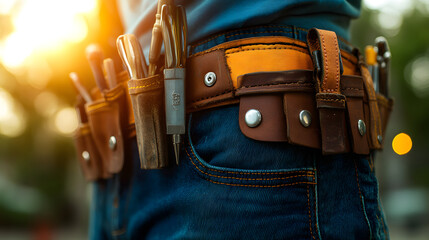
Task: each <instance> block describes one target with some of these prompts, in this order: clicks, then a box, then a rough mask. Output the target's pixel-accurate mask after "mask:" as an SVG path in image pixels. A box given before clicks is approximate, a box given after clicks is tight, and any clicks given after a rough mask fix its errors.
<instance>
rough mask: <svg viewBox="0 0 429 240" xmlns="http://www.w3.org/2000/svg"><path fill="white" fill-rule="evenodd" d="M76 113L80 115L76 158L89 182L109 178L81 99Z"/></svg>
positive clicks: (75, 135) (75, 139) (76, 136)
mask: <svg viewBox="0 0 429 240" xmlns="http://www.w3.org/2000/svg"><path fill="white" fill-rule="evenodd" d="M76 111H77V113H78V119H79V127H78V129H77V130H76V132H75V134H74V141H75V146H76V148H75V149H76V156H77V158H78V161H79V163H80V166H81V168H82V172H83V175H84V177H85V179H86V180H87V181H94V180H97V179H99V178H108V177H110V174H109V173H108V172H107V171H106V169H105V168H104V167H103V162H102V161H101V157H100V154H99V153H98V150H97V147H96V146H95V142H94V139H93V137H92V133H91V129H90V127H89V124H88V118H87V115H86V112H85V107H84V103H83V101H82V99H81V98H79V99H78V103H77V105H76Z"/></svg>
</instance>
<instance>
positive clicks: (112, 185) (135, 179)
mask: <svg viewBox="0 0 429 240" xmlns="http://www.w3.org/2000/svg"><path fill="white" fill-rule="evenodd" d="M270 29H271V30H272V26H271V27H270ZM279 29H281V30H282V31H266V33H261V32H265V31H263V28H262V29H261V28H255V29H252V30H249V29H248V30H241V31H239V33H237V32H231V33H227V34H224V35H220V36H218V37H216V38H213V39H212V40H211V41H209V42H206V43H204V44H203V45H199V46H196V47H194V48H193V49H191V50H192V51H193V52H198V51H202V50H205V49H207V48H210V47H212V46H215V45H217V44H219V43H222V42H225V41H230V40H233V39H236V38H237V37H238V38H240V37H251V36H258V35H264V34H276V35H279V32H283V33H281V34H284V35H285V36H288V37H291V38H296V39H300V40H305V34H304V33H305V32H304V31H303V30H300V29H297V28H289V27H284V26H282V27H279ZM228 34H229V35H228ZM228 36H230V37H228ZM340 44H342V46H343V49H344V48H346V47H344V46H346V44H345V43H340ZM184 138H185V140H184V144H183V146H182V149H181V156H180V164H179V166H175V167H171V168H167V169H161V170H141V169H140V162H139V158H138V150H137V144H136V141H135V139H132V141H131V144H129V145H128V146H127V147H128V150H127V158H126V164H125V166H124V169H123V171H122V172H121V173H119V174H116V175H114V176H113V178H111V179H109V180H103V181H98V182H96V183H94V193H93V202H92V206H91V220H90V239H322V238H324V239H386V238H388V237H389V236H388V228H387V225H386V223H385V220H384V219H385V218H384V215H383V211H382V209H381V204H380V199H379V196H378V182H377V179H376V177H375V173H374V168H373V166H374V164H373V161H372V159H371V158H369V157H368V156H363V155H355V154H341V155H330V156H322V154H321V151H320V150H316V149H309V148H305V147H300V146H295V145H290V144H288V143H278V142H277V143H274V142H261V141H255V140H252V139H249V138H247V137H245V136H244V135H243V134H242V133H241V131H240V128H239V125H238V105H229V106H224V107H218V108H213V109H209V110H204V111H200V112H196V113H193V114H190V115H189V116H188V129H187V135H186V136H185V137H184ZM171 157H174V156H173V155H172V152H171Z"/></svg>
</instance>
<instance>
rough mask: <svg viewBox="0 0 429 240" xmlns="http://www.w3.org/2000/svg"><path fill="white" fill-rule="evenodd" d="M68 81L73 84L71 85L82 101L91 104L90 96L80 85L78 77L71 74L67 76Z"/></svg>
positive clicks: (73, 73) (75, 74)
mask: <svg viewBox="0 0 429 240" xmlns="http://www.w3.org/2000/svg"><path fill="white" fill-rule="evenodd" d="M69 77H70V79H71V80H72V82H73V85H74V86H75V88H76V90H77V92H78V93H79V94H80V95H81V96H82V98H83V100H85V102H87V103H90V102H92V98H91V95H89V93H88V91H87V90H86V89H85V87H84V86H83V85H82V84H81V82H80V80H79V76H78V75H77V73H75V72H71V73H70V74H69Z"/></svg>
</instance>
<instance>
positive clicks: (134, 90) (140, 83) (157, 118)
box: [117, 34, 169, 169]
mask: <svg viewBox="0 0 429 240" xmlns="http://www.w3.org/2000/svg"><path fill="white" fill-rule="evenodd" d="M117 46H118V51H119V55H120V56H121V59H122V61H123V63H124V65H125V66H126V68H127V70H128V74H129V76H130V79H131V80H130V81H128V91H129V94H130V98H131V103H132V107H133V113H134V119H135V126H136V138H137V145H138V149H139V156H140V163H141V168H142V169H159V168H163V167H167V166H168V165H169V164H168V158H167V144H166V141H165V137H166V134H165V119H164V109H163V108H164V106H163V91H162V85H161V84H162V82H161V81H160V76H159V75H156V76H148V75H149V73H148V70H147V65H146V62H145V58H144V55H143V51H142V49H141V46H140V44H139V42H138V40H137V38H136V37H135V36H134V35H132V34H125V35H121V36H119V37H118V40H117Z"/></svg>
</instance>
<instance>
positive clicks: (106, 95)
mask: <svg viewBox="0 0 429 240" xmlns="http://www.w3.org/2000/svg"><path fill="white" fill-rule="evenodd" d="M101 95H102V98H101V99H97V100H95V101H94V102H91V103H89V104H86V105H85V108H86V113H87V115H88V122H89V126H90V130H91V132H92V135H93V139H94V142H95V145H96V146H97V149H98V152H99V153H100V156H101V158H102V161H103V166H105V168H106V171H107V172H108V173H110V174H114V173H118V172H120V171H121V170H122V166H123V164H124V146H125V141H126V139H127V137H128V135H127V134H128V132H127V130H128V111H127V99H126V96H127V95H126V82H122V83H120V84H118V85H117V86H116V87H114V88H112V89H110V90H108V91H105V92H102V93H101Z"/></svg>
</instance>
